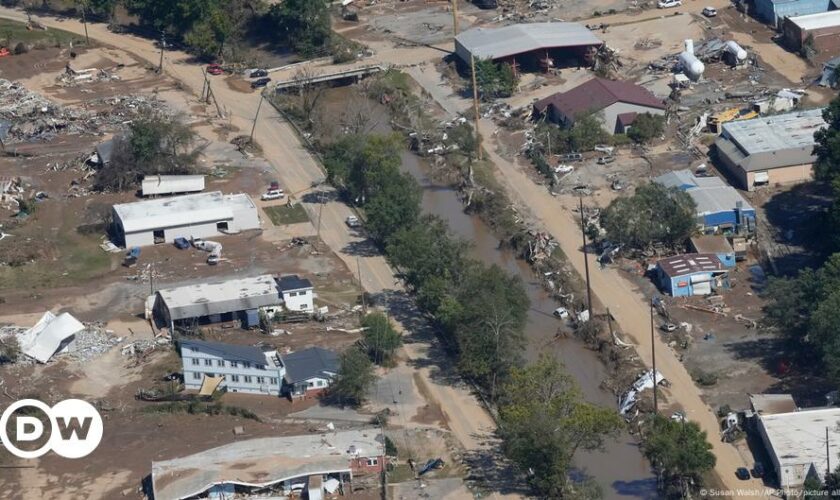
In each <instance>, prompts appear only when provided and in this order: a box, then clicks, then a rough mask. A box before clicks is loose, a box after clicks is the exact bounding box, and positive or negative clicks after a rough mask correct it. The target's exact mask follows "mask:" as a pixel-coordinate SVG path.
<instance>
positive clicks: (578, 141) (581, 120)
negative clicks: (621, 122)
mask: <svg viewBox="0 0 840 500" xmlns="http://www.w3.org/2000/svg"><path fill="white" fill-rule="evenodd" d="M567 140H568V146H567V147H566V149H567V150H568V151H576V152H581V151H592V150H593V149H595V146H596V145H598V144H603V143H606V142H609V134H607V132H606V131H605V130H604V128H603V127H602V126H601V122H600V120H598V118H597V117H595V115H592V114H588V115H584V116H581V117H578V118H576V119H575V124H574V125H573V126H572V128H571V130H570V131H569V132H568V139H567Z"/></svg>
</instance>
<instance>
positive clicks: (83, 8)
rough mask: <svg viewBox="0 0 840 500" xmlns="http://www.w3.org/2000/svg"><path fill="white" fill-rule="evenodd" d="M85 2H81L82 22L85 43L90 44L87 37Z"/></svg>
mask: <svg viewBox="0 0 840 500" xmlns="http://www.w3.org/2000/svg"><path fill="white" fill-rule="evenodd" d="M86 10H87V2H82V23H83V24H84V25H85V45H88V46H90V38H89V37H88V30H87V14H86V12H85V11H86Z"/></svg>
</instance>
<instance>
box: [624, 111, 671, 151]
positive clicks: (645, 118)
mask: <svg viewBox="0 0 840 500" xmlns="http://www.w3.org/2000/svg"><path fill="white" fill-rule="evenodd" d="M664 130H665V118H664V117H663V116H662V115H652V114H650V113H642V114H640V115H638V116H636V119H635V120H633V126H632V127H630V130H629V131H628V132H627V137H629V138H630V139H631V140H632V141H633V142H635V143H637V144H645V143H648V142H650V141H652V140H653V139H655V138H657V137H659V136H660V135H662V132H663V131H664Z"/></svg>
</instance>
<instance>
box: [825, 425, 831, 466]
mask: <svg viewBox="0 0 840 500" xmlns="http://www.w3.org/2000/svg"><path fill="white" fill-rule="evenodd" d="M830 474H831V453H829V451H828V427H826V428H825V477H826V479H828V476H829V475H830Z"/></svg>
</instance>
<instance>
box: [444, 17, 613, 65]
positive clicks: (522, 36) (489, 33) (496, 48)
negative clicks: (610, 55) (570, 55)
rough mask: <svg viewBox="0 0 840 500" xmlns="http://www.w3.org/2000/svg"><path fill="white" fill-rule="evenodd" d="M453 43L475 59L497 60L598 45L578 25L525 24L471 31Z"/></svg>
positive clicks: (458, 37)
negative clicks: (552, 50)
mask: <svg viewBox="0 0 840 500" xmlns="http://www.w3.org/2000/svg"><path fill="white" fill-rule="evenodd" d="M455 40H456V41H457V42H458V43H459V44H461V45H462V46H463V47H464V48H465V49H467V50H468V51H469V52H470V53H472V55H473V56H475V57H476V58H478V59H487V58H489V59H498V58H501V57H507V56H512V55H516V54H522V53H524V52H530V51H532V50H537V49H550V48H560V47H580V46H587V45H602V44H603V43H604V42H602V41H601V40H600V39H599V38H598V37H597V36H595V35H594V34H592V32H591V31H589V29H588V28H587V27H586V26H583V25H581V24H578V23H526V24H514V25H511V26H504V27H501V28H473V29H469V30H467V31H464V32H462V33H460V34H459V35H458V36H457V37H455Z"/></svg>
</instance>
